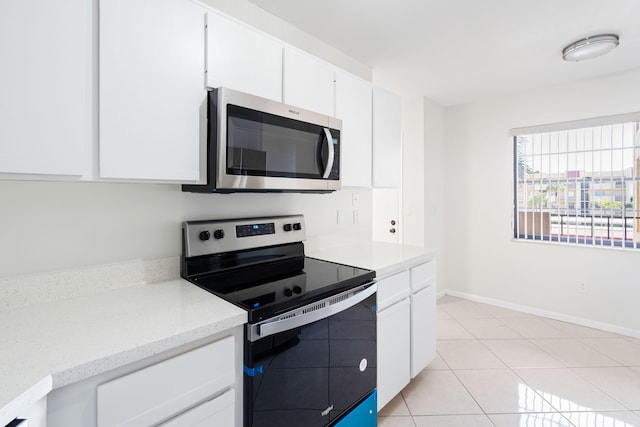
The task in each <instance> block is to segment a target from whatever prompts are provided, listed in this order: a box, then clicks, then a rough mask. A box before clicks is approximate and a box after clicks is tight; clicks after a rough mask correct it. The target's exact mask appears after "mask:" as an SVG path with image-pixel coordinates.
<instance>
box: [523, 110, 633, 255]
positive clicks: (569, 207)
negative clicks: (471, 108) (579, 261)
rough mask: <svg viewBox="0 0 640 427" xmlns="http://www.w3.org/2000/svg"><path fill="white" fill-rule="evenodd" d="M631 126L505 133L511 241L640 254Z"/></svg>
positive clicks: (625, 121) (626, 120) (623, 122)
mask: <svg viewBox="0 0 640 427" xmlns="http://www.w3.org/2000/svg"><path fill="white" fill-rule="evenodd" d="M639 120H640V116H638V115H634V116H633V120H630V117H629V116H625V117H623V118H618V119H617V122H616V120H615V118H607V120H604V119H601V120H600V121H606V122H607V123H604V124H597V125H594V124H593V121H585V122H576V123H573V124H569V125H567V124H560V125H552V126H547V127H544V128H543V127H540V128H527V129H516V130H513V131H512V135H513V144H514V198H515V203H514V237H515V238H516V239H522V240H534V241H545V242H555V243H568V244H575V245H583V246H584V245H588V246H598V247H618V248H635V249H638V248H640V215H639V212H640V211H639V210H638V209H639V206H638V199H639V198H640V141H639V139H640V138H639V137H638V130H639Z"/></svg>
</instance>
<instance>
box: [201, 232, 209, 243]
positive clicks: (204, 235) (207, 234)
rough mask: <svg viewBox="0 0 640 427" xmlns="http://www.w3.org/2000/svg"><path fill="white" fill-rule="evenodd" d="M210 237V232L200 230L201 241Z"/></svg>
mask: <svg viewBox="0 0 640 427" xmlns="http://www.w3.org/2000/svg"><path fill="white" fill-rule="evenodd" d="M210 238H211V233H209V232H208V231H201V232H200V240H202V241H203V242H204V241H206V240H209V239H210Z"/></svg>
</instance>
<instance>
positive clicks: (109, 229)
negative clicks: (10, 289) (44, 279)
mask: <svg viewBox="0 0 640 427" xmlns="http://www.w3.org/2000/svg"><path fill="white" fill-rule="evenodd" d="M353 192H354V191H351V190H341V191H338V192H335V193H331V194H215V195H212V194H191V193H183V192H182V191H181V189H180V186H179V185H166V184H107V183H80V182H66V183H62V182H36V181H32V182H26V181H25V182H13V181H0V194H2V209H0V227H1V230H0V235H1V236H2V239H0V260H1V262H0V278H4V277H13V276H19V275H25V274H32V273H40V272H47V271H52V270H65V269H70V268H76V267H81V266H90V265H97V264H108V263H115V262H122V261H129V260H133V259H153V258H161V257H168V256H178V255H180V254H181V253H182V247H181V240H180V239H181V228H180V227H181V222H182V221H185V220H199V219H216V218H236V217H247V216H257V215H284V214H295V213H302V214H304V215H305V220H306V225H307V244H306V247H307V250H311V249H314V248H315V247H317V245H319V244H326V241H327V239H328V238H329V237H330V238H332V239H344V240H346V241H352V240H357V239H367V238H369V236H370V233H371V208H370V207H371V191H368V190H357V193H358V203H359V206H360V214H359V224H357V225H353V224H340V225H337V223H336V211H337V209H352V202H351V198H352V194H353Z"/></svg>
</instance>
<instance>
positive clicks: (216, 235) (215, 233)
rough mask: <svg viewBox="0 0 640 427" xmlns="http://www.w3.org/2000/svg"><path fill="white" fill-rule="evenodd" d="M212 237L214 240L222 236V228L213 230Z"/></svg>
mask: <svg viewBox="0 0 640 427" xmlns="http://www.w3.org/2000/svg"><path fill="white" fill-rule="evenodd" d="M213 237H214V238H215V239H216V240H219V239H222V238H223V237H224V230H216V231H214V232H213Z"/></svg>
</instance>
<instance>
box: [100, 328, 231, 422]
mask: <svg viewBox="0 0 640 427" xmlns="http://www.w3.org/2000/svg"><path fill="white" fill-rule="evenodd" d="M233 347H234V343H233V337H227V338H224V339H222V340H220V341H216V342H214V343H212V344H208V345H206V346H204V347H201V348H198V349H196V350H192V351H190V352H187V353H185V354H181V355H180V356H176V357H173V358H171V359H169V360H165V361H164V362H160V363H157V364H155V365H152V366H149V367H148V368H145V369H141V370H139V371H137V372H134V373H132V374H129V375H125V376H123V377H120V378H117V379H115V380H113V381H109V382H107V383H105V384H101V385H99V386H98V389H97V399H98V422H97V426H98V427H111V426H142V425H155V424H158V423H159V422H162V421H164V420H166V419H169V418H171V417H175V416H176V415H178V414H180V413H182V412H184V411H185V409H189V408H191V407H193V406H195V405H197V404H198V403H200V402H202V401H203V400H205V399H207V398H211V396H213V395H215V394H216V393H219V392H220V390H224V389H225V388H227V387H230V386H231V385H232V384H233V383H234V381H235V375H234V370H233V358H234V351H233ZM232 421H233V420H232ZM176 425H179V424H176ZM229 426H230V427H232V426H233V423H231V424H229Z"/></svg>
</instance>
